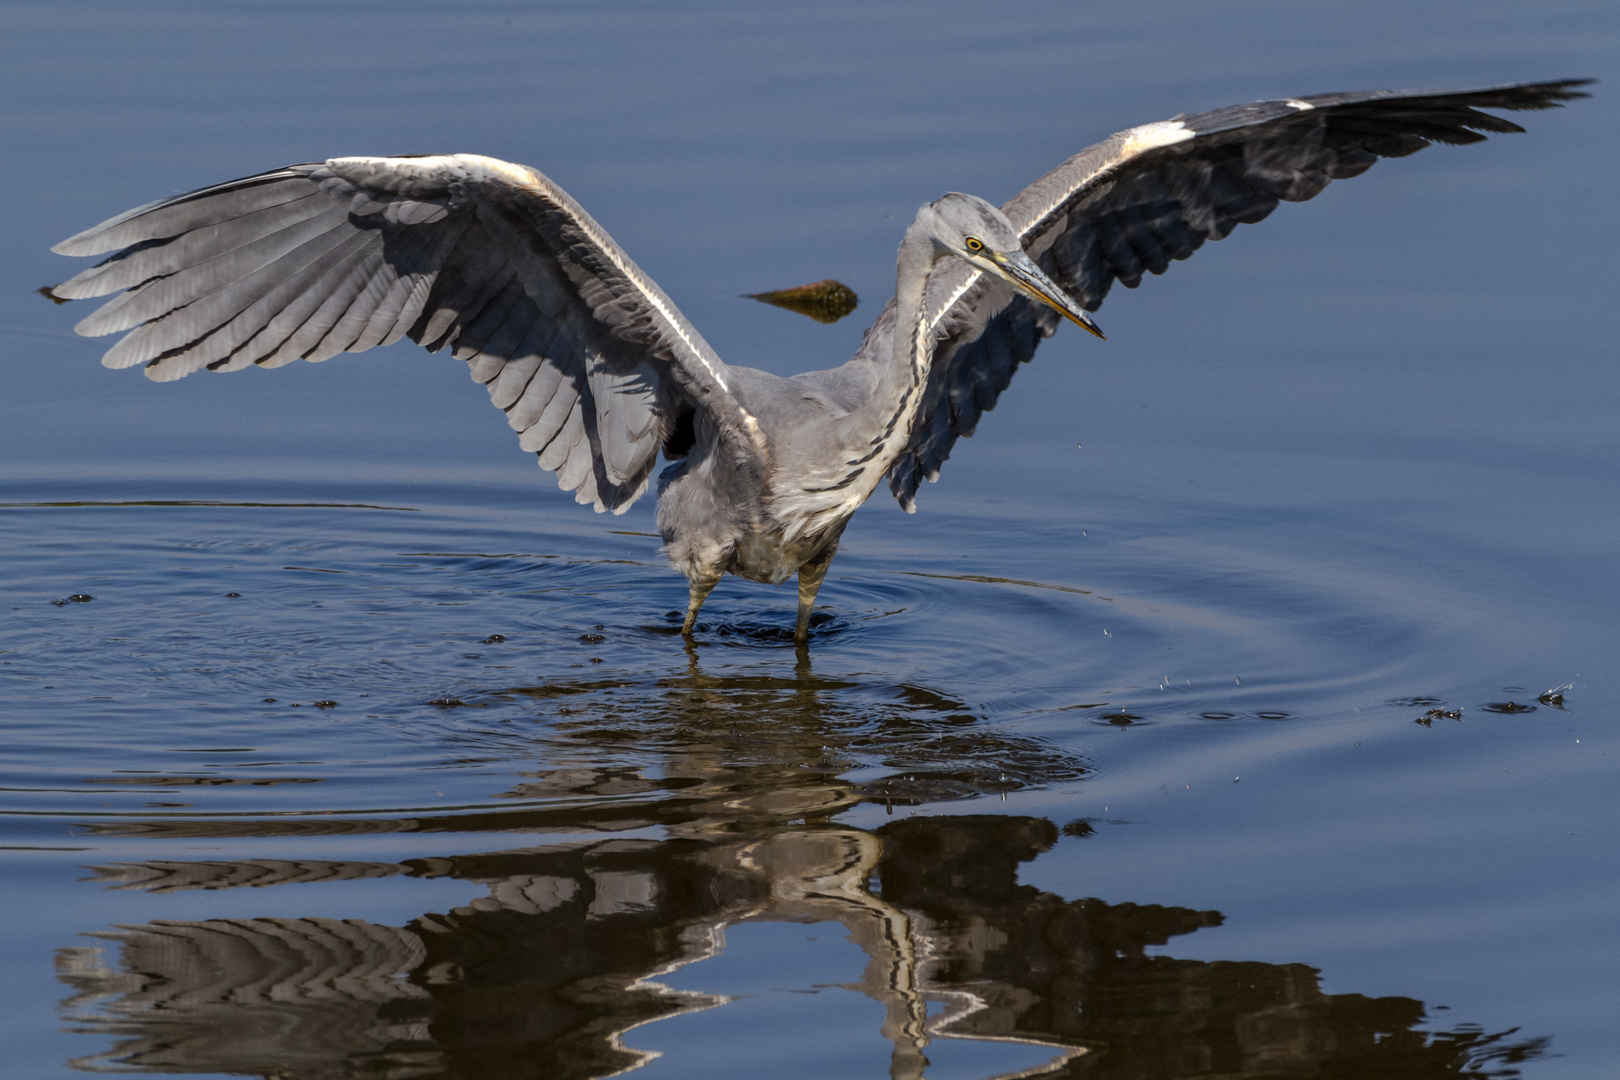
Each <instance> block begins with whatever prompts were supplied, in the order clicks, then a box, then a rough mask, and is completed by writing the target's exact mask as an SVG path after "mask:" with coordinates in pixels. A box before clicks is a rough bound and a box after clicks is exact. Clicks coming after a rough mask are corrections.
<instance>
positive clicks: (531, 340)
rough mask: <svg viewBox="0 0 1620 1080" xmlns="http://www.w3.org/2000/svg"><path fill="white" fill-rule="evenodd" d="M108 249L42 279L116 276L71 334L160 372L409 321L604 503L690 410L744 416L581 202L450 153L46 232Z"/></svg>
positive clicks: (505, 167)
mask: <svg viewBox="0 0 1620 1080" xmlns="http://www.w3.org/2000/svg"><path fill="white" fill-rule="evenodd" d="M115 249H121V250H117V251H116V254H114V255H113V256H112V257H111V258H110V259H108V260H107V261H105V262H103V263H102V264H101V265H99V266H96V267H94V268H92V269H89V270H86V271H85V272H84V273H82V274H79V275H78V276H77V277H75V278H73V279H72V280H70V281H67V282H65V283H64V284H62V285H59V286H57V287H56V289H55V290H54V291H55V292H56V294H57V295H58V296H61V297H66V298H75V299H77V298H82V297H90V296H102V295H106V294H108V293H113V292H117V291H119V290H121V289H127V290H129V291H128V292H125V293H123V295H121V296H119V297H117V298H116V299H114V300H112V301H110V302H109V303H107V304H105V305H103V306H102V307H101V308H100V309H99V310H97V311H96V312H95V313H94V314H93V315H91V316H90V317H89V318H87V319H85V320H84V321H83V322H81V323H80V324H79V326H78V328H77V329H78V331H79V333H81V334H86V335H98V334H110V333H117V332H120V331H128V333H126V334H125V335H124V337H123V338H122V340H120V341H119V342H118V343H117V344H116V345H114V346H113V347H112V349H111V350H109V351H108V353H107V355H106V356H105V358H104V359H103V361H102V362H103V363H104V364H106V365H107V366H108V367H131V366H133V365H136V364H145V365H146V374H147V376H148V377H150V378H153V379H157V380H160V381H166V380H171V379H178V378H182V377H184V376H186V375H189V374H190V373H192V372H193V371H196V370H198V369H199V368H205V367H206V368H208V369H210V370H213V371H236V370H239V369H241V368H245V367H248V366H250V365H258V366H260V367H279V366H281V365H282V364H287V363H290V362H292V361H293V360H298V359H304V360H312V361H314V360H325V359H328V358H330V357H332V356H335V355H337V354H338V353H340V352H344V351H348V352H360V351H362V350H365V349H369V348H371V347H372V346H374V345H386V344H389V343H391V342H394V341H397V340H399V339H400V338H401V337H406V336H408V337H410V338H411V340H413V341H417V342H420V343H421V344H423V345H425V346H427V348H428V349H429V350H433V351H437V350H439V349H442V348H444V347H446V346H449V347H450V348H451V350H452V352H453V355H455V356H456V357H457V358H458V359H461V360H465V361H466V362H467V364H468V366H469V368H470V370H471V373H472V377H473V378H474V379H475V380H477V381H478V382H482V383H484V384H485V385H486V386H487V387H488V389H489V395H490V399H491V400H492V401H493V402H494V403H495V404H496V405H497V406H499V407H500V408H501V409H503V410H504V411H505V412H506V415H507V420H508V422H509V423H510V424H511V426H512V427H513V428H514V429H515V430H516V431H518V432H519V433H520V439H519V442H520V445H522V447H523V448H524V449H525V450H532V451H534V452H535V453H536V454H537V455H538V456H539V459H540V465H541V467H542V468H544V469H548V470H552V471H555V472H556V473H557V480H558V483H559V485H560V486H561V487H562V488H564V489H565V490H570V491H574V492H575V493H576V498H577V499H578V501H579V502H582V503H590V504H594V505H595V507H596V509H598V510H603V509H612V510H615V511H623V510H624V509H626V508H627V507H628V506H629V505H630V504H631V503H632V502H634V501H635V499H636V498H637V496H639V495H640V494H641V493H642V491H644V490H645V489H646V486H647V479H648V476H649V475H650V473H651V472H652V467H653V464H654V462H655V461H656V459H657V455H658V451H659V447H660V445H661V444H662V443H663V441H664V439H665V437H666V436H667V435H668V434H669V433H670V431H671V430H672V429H673V428H674V426H675V423H676V421H677V420H678V419H679V418H680V417H681V415H682V414H683V413H687V412H690V411H691V410H692V409H693V408H694V407H702V408H705V409H707V410H708V411H709V412H710V413H711V414H712V415H713V416H714V419H715V421H716V425H717V427H719V428H720V430H721V431H722V432H723V433H724V432H726V431H729V430H733V429H734V428H735V424H736V421H738V419H739V417H738V416H737V415H736V414H737V412H738V407H737V404H736V402H735V400H734V399H733V398H732V397H731V394H730V392H729V390H728V388H727V385H726V374H725V365H724V364H722V363H721V362H720V360H719V358H718V357H717V356H716V355H715V353H714V350H713V349H711V348H710V347H709V345H708V343H707V342H705V341H704V340H703V339H702V338H701V337H700V336H699V335H698V333H697V332H696V331H695V330H694V329H693V328H692V326H691V324H690V323H688V322H687V321H686V319H685V317H684V316H682V315H681V313H680V312H679V311H678V310H677V309H676V307H675V305H674V304H673V303H671V302H670V300H669V298H668V297H667V296H665V295H664V293H663V291H662V290H661V289H659V287H658V286H657V285H656V284H655V283H654V282H653V281H652V280H651V279H649V278H648V277H647V276H646V275H645V274H644V273H642V272H641V270H640V269H639V268H638V267H637V266H636V265H635V263H633V262H631V261H630V258H629V257H628V256H627V255H625V253H624V252H623V250H622V249H620V247H619V246H618V244H616V243H614V241H613V239H612V238H611V237H609V236H608V235H607V233H606V232H604V231H603V230H602V228H601V226H599V225H597V223H596V222H595V221H594V220H592V218H591V217H590V215H588V214H587V213H585V211H584V210H583V209H582V208H581V207H580V206H579V204H578V203H576V202H575V201H574V200H573V199H572V198H571V197H569V195H568V194H567V193H566V192H564V191H563V190H562V189H561V188H559V187H557V185H556V184H554V183H552V182H551V181H550V180H549V179H547V178H546V177H545V176H543V175H541V174H540V173H538V172H536V171H535V170H532V169H528V168H525V167H523V166H519V165H511V164H508V163H506V162H503V161H497V160H495V159H493V158H484V157H476V156H472V155H465V154H457V155H446V156H430V157H392V158H363V157H361V158H334V159H332V160H330V161H327V162H320V163H312V164H305V165H292V166H288V167H287V168H284V169H277V170H275V171H274V172H268V173H263V174H261V175H259V176H250V177H247V178H245V179H242V180H235V181H232V182H230V183H226V184H219V185H216V186H214V187H210V188H204V189H202V190H200V191H194V192H191V193H189V194H186V195H179V196H176V197H175V198H172V199H166V200H163V201H161V202H157V203H153V204H151V205H148V206H143V207H140V208H137V209H135V210H131V211H129V212H128V213H126V214H121V215H119V216H118V217H115V218H113V219H111V220H110V221H107V222H104V223H102V224H101V225H98V226H96V227H95V228H93V229H90V230H88V231H86V232H83V233H80V234H79V235H78V236H75V237H73V238H72V239H70V240H66V241H63V242H62V243H61V244H58V245H57V246H56V248H55V250H56V251H58V252H60V253H62V254H64V255H95V254H100V253H103V252H107V251H113V250H115ZM741 419H743V420H746V419H747V418H746V417H742V418H741ZM740 451H741V452H744V453H746V452H748V451H749V447H748V446H746V445H744V446H742V447H740Z"/></svg>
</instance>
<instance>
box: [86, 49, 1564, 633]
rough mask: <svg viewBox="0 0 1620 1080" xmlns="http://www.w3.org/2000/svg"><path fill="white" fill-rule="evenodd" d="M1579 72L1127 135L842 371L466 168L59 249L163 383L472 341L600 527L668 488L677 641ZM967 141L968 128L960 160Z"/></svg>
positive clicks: (252, 200) (1376, 96)
mask: <svg viewBox="0 0 1620 1080" xmlns="http://www.w3.org/2000/svg"><path fill="white" fill-rule="evenodd" d="M1585 81H1586V80H1565V81H1561V82H1547V83H1534V84H1521V85H1512V86H1499V87H1492V88H1487V89H1479V90H1446V91H1418V92H1409V91H1389V90H1383V91H1374V92H1370V93H1347V94H1323V95H1318V96H1314V97H1305V98H1287V99H1284V100H1280V101H1265V102H1257V103H1254V104H1250V105H1238V106H1232V107H1229V108H1224V109H1216V110H1214V111H1212V112H1205V113H1199V114H1197V115H1192V116H1186V115H1183V116H1178V117H1175V118H1173V119H1170V120H1166V121H1162V122H1159V123H1153V124H1146V125H1143V126H1141V127H1135V128H1130V129H1128V130H1126V131H1122V132H1120V133H1118V134H1116V135H1113V136H1111V137H1110V138H1108V139H1105V140H1104V141H1102V142H1100V143H1098V144H1096V145H1095V146H1092V147H1090V148H1089V149H1086V150H1083V151H1081V152H1080V153H1079V154H1076V155H1075V156H1074V157H1072V158H1070V159H1069V160H1068V161H1066V162H1064V163H1063V164H1062V165H1060V166H1058V167H1057V168H1056V169H1054V170H1053V171H1051V172H1049V173H1047V174H1046V175H1045V176H1043V177H1041V178H1040V179H1039V180H1037V181H1035V182H1034V183H1033V184H1031V185H1030V186H1029V187H1027V188H1025V189H1024V190H1023V191H1022V192H1020V193H1019V194H1018V195H1016V196H1015V197H1014V198H1013V199H1012V200H1011V201H1010V202H1008V203H1006V204H1005V205H1004V206H1002V207H1001V208H999V209H998V208H996V207H995V206H993V205H991V204H990V203H988V202H985V201H984V200H983V199H979V198H976V197H974V196H971V195H962V194H957V193H952V194H948V195H946V196H945V197H943V198H941V199H939V200H938V201H936V202H933V203H930V204H928V205H926V206H924V207H922V208H921V209H920V210H919V211H918V212H917V217H916V220H915V221H913V222H912V224H911V226H910V227H909V228H908V229H907V230H906V233H905V238H904V239H903V240H902V241H901V244H900V256H899V264H898V267H897V271H896V284H895V298H894V300H893V301H891V302H890V303H889V305H888V307H886V308H885V309H884V311H883V313H882V314H881V315H880V316H879V317H878V320H877V322H876V323H875V324H874V325H873V326H872V328H871V330H870V331H868V333H867V335H866V339H865V341H864V342H863V343H862V345H861V348H860V350H859V351H858V352H857V353H856V354H855V356H854V358H853V359H851V360H850V361H849V362H848V363H846V364H844V365H843V366H842V367H838V368H832V369H829V370H826V371H813V372H807V373H804V374H801V375H795V376H792V377H791V378H780V377H778V376H776V375H772V374H769V373H767V372H763V371H758V370H755V369H753V368H746V367H735V366H732V365H728V364H726V363H724V362H723V361H722V360H721V359H720V358H719V357H718V356H717V355H716V354H715V352H714V350H713V349H712V348H710V347H709V344H708V343H707V342H706V341H704V339H703V338H702V336H701V335H699V334H698V332H697V330H696V329H695V328H694V327H693V326H692V325H691V323H689V322H688V321H687V320H686V318H685V316H683V315H682V314H681V313H680V311H679V310H678V309H677V308H676V307H675V305H674V304H673V303H672V302H671V301H670V299H669V297H668V296H666V295H665V294H664V291H663V290H662V289H660V288H659V287H658V286H657V285H656V284H655V283H654V282H653V281H652V280H651V279H650V278H648V277H647V275H646V274H644V273H643V272H642V271H641V270H640V269H639V268H638V267H637V266H636V264H635V263H634V262H632V261H631V260H630V257H629V256H628V255H626V254H625V253H624V251H623V250H622V249H621V248H620V247H619V245H618V244H616V243H615V242H614V241H613V239H612V238H611V237H610V236H608V234H607V232H606V231H605V230H603V229H602V227H601V226H600V225H598V224H597V223H596V221H595V220H594V219H593V218H591V216H590V215H589V214H587V213H586V212H585V210H584V209H583V208H582V207H580V205H579V204H578V203H577V202H575V201H574V199H573V198H572V197H570V196H569V195H568V193H567V192H565V191H563V190H562V189H561V188H559V187H558V186H557V185H556V184H554V183H553V182H552V181H551V180H550V179H548V178H547V177H545V176H544V175H542V174H541V173H539V172H537V171H536V170H534V169H530V168H527V167H525V166H521V165H513V164H510V163H508V162H504V161H497V160H495V159H492V158H487V157H479V156H476V155H471V154H446V155H428V156H408V157H347V158H333V159H330V160H328V161H324V162H315V163H310V164H303V165H292V166H289V167H287V168H284V169H277V170H275V171H273V172H267V173H262V174H260V175H257V176H250V177H247V178H244V179H241V180H234V181H231V182H229V183H225V184H219V185H217V186H214V187H209V188H203V189H201V190H198V191H194V192H191V193H189V194H186V195H180V196H176V197H174V198H171V199H166V200H163V201H161V202H157V203H153V204H150V205H147V206H143V207H140V208H137V209H135V210H131V211H129V212H128V213H125V214H121V215H119V216H117V217H115V218H112V219H111V220H109V221H106V222H104V223H102V224H101V225H98V226H96V227H95V228H93V229H89V230H87V231H86V232H82V233H80V234H79V235H77V236H75V237H73V238H71V239H69V240H65V241H63V242H62V243H60V244H58V245H57V246H56V248H55V250H56V251H58V252H60V253H62V254H65V255H96V254H101V253H105V252H108V251H112V252H114V254H113V255H112V256H111V257H110V258H109V259H107V260H106V261H105V262H103V263H101V264H100V265H98V266H96V267H94V268H92V269H89V270H86V271H84V272H83V273H81V274H79V275H78V276H77V277H74V278H73V279H71V280H69V281H67V282H65V283H63V284H62V285H59V286H57V287H56V288H55V290H54V291H55V295H56V296H57V297H60V298H67V299H77V298H83V297H92V296H101V295H105V294H108V293H114V292H118V291H120V290H128V291H127V292H124V293H123V295H121V296H119V297H118V298H116V299H114V300H112V301H111V302H109V303H107V304H106V305H105V306H103V307H102V308H100V309H99V310H97V311H96V312H95V313H94V314H93V315H91V316H90V317H88V318H86V319H85V320H84V321H83V322H81V323H79V325H78V327H77V329H78V331H79V333H81V334H86V335H99V334H110V333H117V332H120V331H129V332H128V333H127V334H125V336H124V337H123V338H122V339H121V340H120V341H119V342H118V343H117V344H116V345H114V346H113V347H112V349H111V350H109V351H108V353H107V354H106V356H105V357H104V358H103V360H102V363H104V364H105V365H107V366H108V367H114V368H121V367H130V366H133V365H136V364H144V365H145V366H146V373H147V375H148V377H150V378H152V379H156V380H159V381H166V380H172V379H178V378H182V377H184V376H186V375H189V374H190V373H192V372H193V371H197V370H198V369H200V368H207V369H209V370H210V371H236V370H240V369H242V368H245V367H248V366H250V365H257V366H260V367H279V366H281V365H283V364H287V363H290V362H292V361H293V360H298V359H304V360H312V361H313V360H325V359H328V358H330V357H332V356H335V355H337V354H338V353H340V352H344V351H349V352H359V351H363V350H365V349H369V348H371V347H373V346H375V345H384V344H388V343H390V342H394V341H397V340H398V339H400V338H401V337H409V338H410V339H411V340H413V341H415V342H418V343H420V344H422V345H424V346H426V347H427V348H428V349H429V350H431V351H437V350H439V349H443V348H446V347H448V348H450V349H451V351H452V355H454V356H455V357H457V358H458V359H461V360H464V361H466V363H467V365H468V367H469V370H470V372H471V374H472V377H473V379H474V380H475V381H477V382H480V383H483V384H484V385H485V386H486V387H487V388H488V390H489V394H490V399H491V400H492V401H493V402H494V403H495V405H497V406H498V407H499V408H501V409H502V410H504V411H505V413H506V416H507V421H508V422H509V423H510V424H511V426H512V427H513V428H514V429H515V430H516V431H517V432H518V433H519V440H518V441H519V445H520V446H522V447H523V448H524V449H525V450H530V451H533V452H534V453H535V454H537V455H538V457H539V463H540V467H541V468H543V469H546V470H550V471H554V472H555V473H556V474H557V482H558V484H559V485H560V486H561V487H562V488H563V489H564V490H568V491H573V492H574V493H575V497H576V499H577V500H578V501H579V502H581V503H585V504H588V505H592V506H594V507H595V508H596V509H597V510H598V511H602V510H613V511H614V512H615V513H620V512H623V511H624V510H625V509H626V508H628V507H629V506H630V504H631V503H633V502H634V501H635V500H636V499H637V498H638V497H639V496H640V495H641V494H642V492H644V491H645V490H646V487H647V484H648V481H649V479H650V478H651V476H652V472H653V467H654V465H655V463H656V461H657V458H658V455H659V453H660V451H662V453H663V454H664V456H665V457H666V458H667V459H669V460H670V462H671V464H670V466H669V467H668V468H666V469H665V470H664V472H663V473H662V474H661V475H660V477H659V485H658V486H659V496H660V498H659V506H658V528H659V532H660V533H661V534H662V536H663V540H664V550H665V553H666V554H667V556H668V557H669V559H670V561H671V562H672V563H673V564H674V565H675V567H676V568H677V569H679V570H680V571H681V572H682V573H684V574H685V575H686V577H687V580H688V582H689V583H690V590H691V591H690V601H689V603H688V605H687V609H686V618H685V622H684V624H683V630H684V631H685V632H686V633H687V634H690V633H691V632H692V630H693V628H694V625H695V621H696V619H697V615H698V611H699V609H700V608H701V607H702V605H703V601H704V599H705V597H707V596H708V595H709V592H710V590H712V589H713V588H714V586H715V584H716V583H717V582H718V581H719V580H720V578H721V577H723V576H724V575H725V574H727V573H731V574H736V575H738V576H740V577H743V578H746V579H748V580H750V581H760V582H768V583H770V584H773V585H778V584H781V583H782V582H783V581H786V580H787V579H788V578H789V577H791V576H793V575H794V574H795V573H797V574H798V579H799V608H798V619H797V622H796V624H795V629H794V636H795V639H796V640H798V641H799V642H801V643H802V642H804V641H805V640H806V639H807V636H808V634H809V629H810V615H811V610H812V607H813V605H814V603H815V598H816V593H817V592H818V590H819V589H820V588H821V584H822V582H823V581H824V580H825V578H826V575H827V568H828V566H829V565H830V563H831V562H832V558H833V555H834V554H835V553H836V551H837V550H838V542H839V538H840V537H841V536H842V534H843V531H844V527H845V525H846V524H847V523H848V521H849V518H850V516H851V515H852V514H853V513H854V512H855V511H856V509H858V508H859V507H860V506H861V504H862V503H864V502H865V501H866V500H867V498H868V497H869V496H870V495H871V494H872V492H873V491H874V490H875V489H876V488H877V485H878V483H879V482H880V481H882V480H883V479H884V478H885V477H886V478H887V479H888V483H889V488H890V490H891V491H892V492H893V493H894V495H895V497H896V498H897V499H898V500H899V501H900V504H901V505H902V506H903V507H904V508H905V509H906V510H907V511H910V510H912V509H914V499H915V496H916V491H917V487H918V484H919V483H920V482H921V481H922V479H923V478H924V477H926V478H928V479H929V480H934V479H936V478H937V477H938V475H939V468H940V466H941V464H943V463H944V461H945V459H946V458H947V457H948V456H949V454H950V450H951V447H952V446H953V445H954V443H955V442H956V439H957V438H958V437H959V436H964V435H971V434H972V433H973V431H974V428H975V426H976V425H977V423H978V420H979V417H980V414H981V413H982V412H984V411H985V410H988V409H990V408H991V407H993V406H994V404H995V402H996V399H997V397H998V396H999V395H1000V394H1001V392H1002V391H1003V390H1004V389H1005V388H1006V387H1007V384H1008V381H1009V380H1010V379H1011V378H1012V373H1013V371H1014V370H1015V369H1016V368H1017V366H1018V365H1019V364H1020V363H1022V362H1024V361H1026V360H1029V359H1030V358H1031V357H1032V356H1033V355H1034V352H1035V348H1036V345H1037V344H1038V342H1039V341H1040V340H1041V339H1042V338H1045V337H1049V336H1050V335H1051V334H1052V333H1053V332H1054V331H1055V330H1056V328H1057V325H1058V322H1059V320H1060V319H1062V318H1067V319H1069V320H1070V321H1072V322H1074V323H1075V324H1077V325H1079V326H1080V327H1082V328H1083V329H1085V330H1088V331H1090V332H1091V333H1093V334H1096V335H1097V336H1098V337H1101V336H1102V333H1101V331H1100V330H1099V329H1098V328H1097V325H1096V323H1094V322H1093V321H1092V319H1091V316H1090V314H1089V313H1090V312H1092V311H1095V310H1097V308H1098V307H1100V306H1101V304H1102V301H1103V298H1104V296H1106V295H1107V293H1108V289H1109V287H1110V286H1111V285H1112V283H1113V282H1114V281H1116V280H1117V281H1120V282H1122V283H1124V284H1125V285H1126V286H1127V287H1135V286H1136V285H1137V284H1138V283H1139V282H1140V281H1141V277H1142V274H1143V272H1144V271H1151V272H1152V273H1155V274H1158V273H1163V272H1164V270H1165V269H1166V268H1167V267H1168V266H1169V264H1170V263H1171V262H1172V261H1173V260H1177V259H1184V258H1186V257H1187V256H1189V255H1191V254H1192V253H1193V252H1194V251H1195V250H1197V249H1198V248H1199V247H1200V246H1201V245H1202V244H1203V243H1204V241H1206V240H1219V239H1221V238H1222V237H1224V236H1226V235H1227V234H1228V233H1229V232H1231V230H1232V229H1233V227H1234V226H1236V225H1238V224H1244V223H1249V222H1256V221H1259V220H1260V219H1262V218H1264V217H1265V216H1266V215H1268V214H1269V213H1271V211H1272V210H1273V209H1275V208H1276V206H1277V203H1278V202H1279V201H1288V202H1299V201H1303V200H1305V199H1309V198H1311V197H1313V196H1314V195H1316V194H1317V193H1318V192H1320V191H1321V190H1322V189H1323V188H1324V187H1326V186H1327V184H1328V182H1329V181H1331V180H1335V179H1341V178H1344V177H1351V176H1356V175H1359V174H1360V173H1362V172H1364V171H1366V170H1367V168H1368V167H1370V166H1371V165H1372V164H1373V162H1375V161H1376V160H1377V159H1378V158H1380V157H1400V156H1403V155H1406V154H1410V153H1413V152H1414V151H1417V150H1420V149H1422V148H1424V147H1425V146H1428V145H1429V144H1431V143H1435V142H1443V143H1471V142H1478V141H1480V140H1482V139H1483V138H1484V137H1485V136H1484V135H1483V134H1481V132H1510V131H1522V130H1523V129H1522V128H1520V127H1518V126H1517V125H1516V124H1513V123H1511V122H1509V121H1507V120H1504V119H1502V118H1500V117H1498V116H1495V115H1492V114H1490V113H1484V112H1480V111H1479V110H1480V109H1482V108H1495V109H1544V108H1549V107H1552V106H1555V105H1558V104H1559V103H1561V102H1564V101H1568V100H1571V99H1573V98H1578V97H1584V96H1586V95H1585V94H1583V93H1581V92H1579V91H1577V90H1576V89H1575V87H1577V86H1579V85H1582V83H1583V82H1585ZM968 145H969V146H971V140H970V141H969V143H968Z"/></svg>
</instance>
